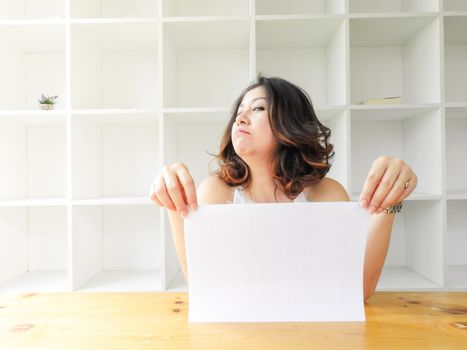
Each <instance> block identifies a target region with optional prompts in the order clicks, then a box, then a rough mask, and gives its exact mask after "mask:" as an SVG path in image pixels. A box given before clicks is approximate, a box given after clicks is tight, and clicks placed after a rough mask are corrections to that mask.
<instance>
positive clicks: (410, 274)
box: [377, 200, 444, 290]
mask: <svg viewBox="0 0 467 350" xmlns="http://www.w3.org/2000/svg"><path fill="white" fill-rule="evenodd" d="M379 215H386V214H384V213H383V214H379ZM442 222H443V220H442V201H441V200H435V201H408V202H405V203H404V207H403V208H402V211H401V212H400V213H398V214H397V215H396V218H395V222H394V225H393V229H392V234H391V242H390V245H389V250H388V255H387V257H386V261H385V264H384V269H383V272H382V274H381V278H380V280H379V283H378V288H377V289H378V290H437V289H441V288H442V287H443V279H444V276H443V264H444V263H443V261H444V260H443V259H444V255H443V248H444V246H443V234H442V231H443V223H442Z"/></svg>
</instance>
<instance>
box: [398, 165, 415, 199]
mask: <svg viewBox="0 0 467 350" xmlns="http://www.w3.org/2000/svg"><path fill="white" fill-rule="evenodd" d="M406 182H407V188H405V189H404V191H403V192H402V193H401V194H400V196H399V198H397V199H396V200H395V203H399V202H400V201H402V200H404V199H406V198H407V197H408V196H410V194H411V193H412V192H413V191H414V190H415V188H416V187H417V182H418V179H417V175H415V173H414V172H413V171H410V173H409V178H408V179H407V181H406ZM404 186H405V184H404Z"/></svg>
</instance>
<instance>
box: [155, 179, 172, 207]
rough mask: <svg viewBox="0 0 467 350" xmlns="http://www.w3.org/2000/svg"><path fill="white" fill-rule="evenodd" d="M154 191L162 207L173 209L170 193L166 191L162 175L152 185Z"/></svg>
mask: <svg viewBox="0 0 467 350" xmlns="http://www.w3.org/2000/svg"><path fill="white" fill-rule="evenodd" d="M154 193H155V196H157V199H158V200H159V202H161V204H162V206H163V207H166V208H167V209H170V210H175V205H174V203H173V202H172V199H170V195H169V193H168V191H167V187H166V184H165V180H164V178H163V177H162V176H161V178H160V179H159V181H158V182H156V183H155V185H154Z"/></svg>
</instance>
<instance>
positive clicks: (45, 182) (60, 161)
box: [0, 115, 66, 201]
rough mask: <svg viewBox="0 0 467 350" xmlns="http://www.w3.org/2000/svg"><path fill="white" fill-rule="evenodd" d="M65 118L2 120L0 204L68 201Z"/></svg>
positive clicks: (4, 117)
mask: <svg viewBox="0 0 467 350" xmlns="http://www.w3.org/2000/svg"><path fill="white" fill-rule="evenodd" d="M65 140H66V128H65V117H64V116H63V115H53V116H47V117H44V118H43V117H41V116H36V117H32V116H23V117H18V116H15V117H7V116H3V117H1V118H0V158H1V159H2V160H3V165H4V171H2V172H1V174H0V200H1V201H6V200H39V199H40V200H46V199H48V200H50V199H52V198H53V199H54V200H57V199H65V198H66V141H65Z"/></svg>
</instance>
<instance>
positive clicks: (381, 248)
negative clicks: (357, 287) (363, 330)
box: [315, 177, 394, 300]
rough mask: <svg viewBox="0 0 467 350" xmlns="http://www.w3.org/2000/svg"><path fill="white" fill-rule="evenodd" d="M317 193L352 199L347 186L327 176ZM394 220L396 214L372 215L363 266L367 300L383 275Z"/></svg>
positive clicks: (334, 198)
mask: <svg viewBox="0 0 467 350" xmlns="http://www.w3.org/2000/svg"><path fill="white" fill-rule="evenodd" d="M315 195H316V196H317V197H318V198H319V200H320V201H329V202H348V201H350V198H349V195H348V194H347V191H346V190H345V188H344V187H343V186H342V185H341V184H340V183H339V182H338V181H336V180H334V179H331V178H327V177H326V178H324V179H323V180H322V184H320V186H319V192H316V193H315ZM393 221H394V214H385V213H382V214H375V215H372V216H370V223H369V226H368V227H369V232H368V238H367V244H366V249H365V261H364V268H363V294H364V300H367V299H368V298H369V297H370V296H371V295H372V294H373V293H374V291H375V288H376V285H377V283H378V280H379V277H380V275H381V271H382V269H383V265H384V261H385V259H386V255H387V251H388V247H389V241H390V238H391V230H392V223H393Z"/></svg>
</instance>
